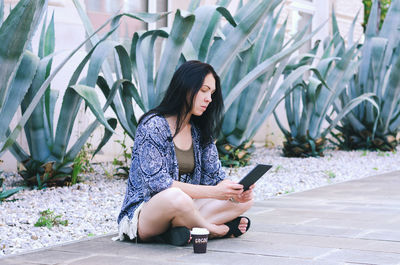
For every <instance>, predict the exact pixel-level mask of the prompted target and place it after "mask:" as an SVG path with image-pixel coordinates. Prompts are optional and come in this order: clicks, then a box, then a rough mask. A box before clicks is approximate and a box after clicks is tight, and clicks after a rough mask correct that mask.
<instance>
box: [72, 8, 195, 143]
mask: <svg viewBox="0 0 400 265" xmlns="http://www.w3.org/2000/svg"><path fill="white" fill-rule="evenodd" d="M73 2H74V5H75V6H76V9H77V11H78V13H79V15H80V18H81V20H82V22H83V25H84V26H85V30H86V32H87V33H88V34H89V35H92V34H93V32H94V29H93V26H92V24H91V22H90V20H89V17H88V16H87V14H86V13H85V11H84V9H83V8H82V6H81V5H80V3H79V1H77V0H73ZM167 14H168V13H158V14H150V13H129V14H128V13H122V14H118V15H116V16H115V18H120V17H122V16H128V17H130V18H134V19H137V20H140V21H142V22H145V23H152V22H155V21H157V20H159V19H161V18H163V17H165V16H166V15H167ZM177 17H178V20H179V19H181V20H183V23H186V22H187V20H191V19H192V18H191V17H189V18H187V17H186V16H182V15H181V14H180V12H178V14H177ZM181 22H182V21H181ZM114 24H115V22H114ZM178 24H179V23H178ZM176 27H178V29H175V30H174V32H175V33H174V37H175V39H179V38H181V36H180V35H181V34H182V35H183V36H184V35H185V31H186V30H187V29H186V28H185V26H181V25H177V26H176ZM162 32H164V31H162V30H160V31H149V33H147V34H145V33H135V34H134V36H133V40H132V46H131V48H130V53H129V52H128V51H127V49H126V48H125V47H124V46H123V45H121V44H120V43H118V42H117V41H112V40H106V41H104V42H103V43H101V44H99V45H97V43H98V41H99V39H100V37H99V36H97V35H95V37H94V38H93V39H92V40H91V45H92V46H95V45H97V47H96V48H95V49H94V52H93V54H92V59H91V60H92V61H94V62H96V65H97V67H98V70H100V69H101V70H102V73H103V75H98V76H94V75H93V76H92V77H93V78H94V80H95V82H97V85H98V86H99V87H100V88H101V90H102V92H103V93H104V95H105V97H109V96H110V95H111V97H112V99H113V100H112V102H111V108H112V109H113V111H114V113H115V114H116V116H117V118H118V121H119V123H120V124H121V126H122V128H123V129H124V130H125V132H126V133H127V134H128V135H129V137H131V138H132V139H134V136H135V133H136V128H137V116H138V115H137V114H135V112H137V110H136V108H135V105H137V106H139V108H140V109H141V111H142V112H143V111H147V110H148V109H149V108H150V107H149V106H150V105H149V98H148V97H146V95H147V94H146V92H147V90H146V89H144V88H142V87H143V86H146V87H147V81H146V80H145V81H143V85H142V87H140V88H138V87H139V84H138V82H139V81H140V82H141V81H142V79H141V80H139V79H138V75H139V74H138V73H140V75H141V76H143V77H144V78H153V77H151V76H150V75H151V74H153V71H152V70H153V67H154V60H155V59H154V53H153V50H151V52H149V53H148V54H147V53H146V54H147V55H146V56H148V57H147V58H146V60H144V61H145V63H146V64H149V65H151V67H149V71H151V72H149V74H146V75H143V72H142V71H146V70H145V69H144V68H143V67H145V68H146V69H147V65H146V66H142V65H140V67H139V69H138V67H137V65H135V64H134V61H135V59H136V58H135V53H136V50H135V47H134V45H135V44H136V42H139V43H141V42H142V39H143V38H146V37H148V36H150V35H151V34H154V36H153V38H152V42H151V43H150V44H149V47H147V49H149V48H151V49H153V48H154V42H155V39H156V38H157V36H159V35H161V36H164V37H165V36H166V35H165V34H167V33H165V34H164V33H162ZM140 34H145V36H143V37H142V39H139V35H140ZM182 38H184V37H182ZM177 41H178V42H179V40H177ZM170 45H171V44H170ZM171 51H172V52H171V54H170V55H169V56H172V54H174V53H175V52H179V47H178V46H174V48H173V49H172V50H171ZM142 52H143V51H140V53H142ZM104 55H106V56H104ZM109 55H110V56H112V55H114V59H115V60H114V62H115V63H114V64H113V65H111V64H110V63H109V62H108V60H106V58H107V56H109ZM142 59H143V58H142ZM142 62H143V61H142ZM96 79H97V80H96ZM151 80H152V79H151ZM151 80H150V79H149V82H148V83H149V84H150V81H151ZM112 91H115V92H114V93H112ZM139 91H141V94H139ZM149 93H150V92H149ZM134 102H136V104H135V103H134Z"/></svg>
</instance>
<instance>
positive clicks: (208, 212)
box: [195, 199, 253, 233]
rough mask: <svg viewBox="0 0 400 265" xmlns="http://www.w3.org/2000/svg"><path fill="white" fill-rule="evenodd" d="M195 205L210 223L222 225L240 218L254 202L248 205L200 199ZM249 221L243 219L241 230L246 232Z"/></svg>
mask: <svg viewBox="0 0 400 265" xmlns="http://www.w3.org/2000/svg"><path fill="white" fill-rule="evenodd" d="M195 204H196V206H197V208H198V209H199V212H200V214H201V215H202V216H203V217H204V218H205V219H206V220H207V221H208V222H210V223H212V224H216V225H222V224H224V223H226V222H229V221H231V220H233V219H235V218H236V217H238V216H240V215H241V214H243V213H244V212H246V211H247V210H248V209H250V208H251V206H252V205H253V200H251V201H249V202H246V203H234V202H231V201H222V200H213V199H199V200H195ZM246 228H247V219H246V218H242V219H241V220H240V224H239V230H240V231H241V232H242V233H245V232H246Z"/></svg>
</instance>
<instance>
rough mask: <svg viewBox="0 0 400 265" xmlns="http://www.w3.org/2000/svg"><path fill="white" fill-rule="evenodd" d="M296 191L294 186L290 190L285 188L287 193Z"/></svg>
mask: <svg viewBox="0 0 400 265" xmlns="http://www.w3.org/2000/svg"><path fill="white" fill-rule="evenodd" d="M293 192H294V188H293V187H292V188H291V189H290V190H285V194H289V193H293Z"/></svg>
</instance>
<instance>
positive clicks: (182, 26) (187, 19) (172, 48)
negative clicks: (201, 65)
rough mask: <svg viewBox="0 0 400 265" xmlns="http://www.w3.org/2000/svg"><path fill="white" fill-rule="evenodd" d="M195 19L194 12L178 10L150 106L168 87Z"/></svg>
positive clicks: (155, 103) (161, 61) (151, 106)
mask: <svg viewBox="0 0 400 265" xmlns="http://www.w3.org/2000/svg"><path fill="white" fill-rule="evenodd" d="M194 20H195V16H194V15H193V14H190V13H186V12H184V11H181V10H179V9H178V10H177V11H176V14H175V19H174V23H173V25H172V29H171V33H170V34H169V37H168V39H167V41H166V43H165V48H164V52H163V54H162V56H161V59H160V66H159V68H158V72H157V77H156V82H155V89H154V95H156V97H151V96H150V97H149V107H150V108H153V107H155V106H156V105H157V104H158V103H159V102H160V100H161V96H162V95H163V93H164V92H165V90H166V89H167V87H168V84H169V83H170V81H171V78H172V75H173V74H174V72H175V69H176V66H177V64H178V61H179V57H180V54H181V51H182V49H183V45H184V43H185V40H186V38H187V37H188V35H189V33H190V30H191V29H192V26H193V23H194Z"/></svg>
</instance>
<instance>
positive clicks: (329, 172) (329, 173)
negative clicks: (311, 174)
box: [324, 170, 336, 179]
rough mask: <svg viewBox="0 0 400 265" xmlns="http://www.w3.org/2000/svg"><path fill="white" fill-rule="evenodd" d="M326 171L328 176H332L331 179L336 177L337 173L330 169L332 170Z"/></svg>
mask: <svg viewBox="0 0 400 265" xmlns="http://www.w3.org/2000/svg"><path fill="white" fill-rule="evenodd" d="M324 173H325V174H326V175H327V176H328V178H330V179H334V178H336V174H335V173H334V172H332V171H330V170H326V171H325V172H324Z"/></svg>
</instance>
